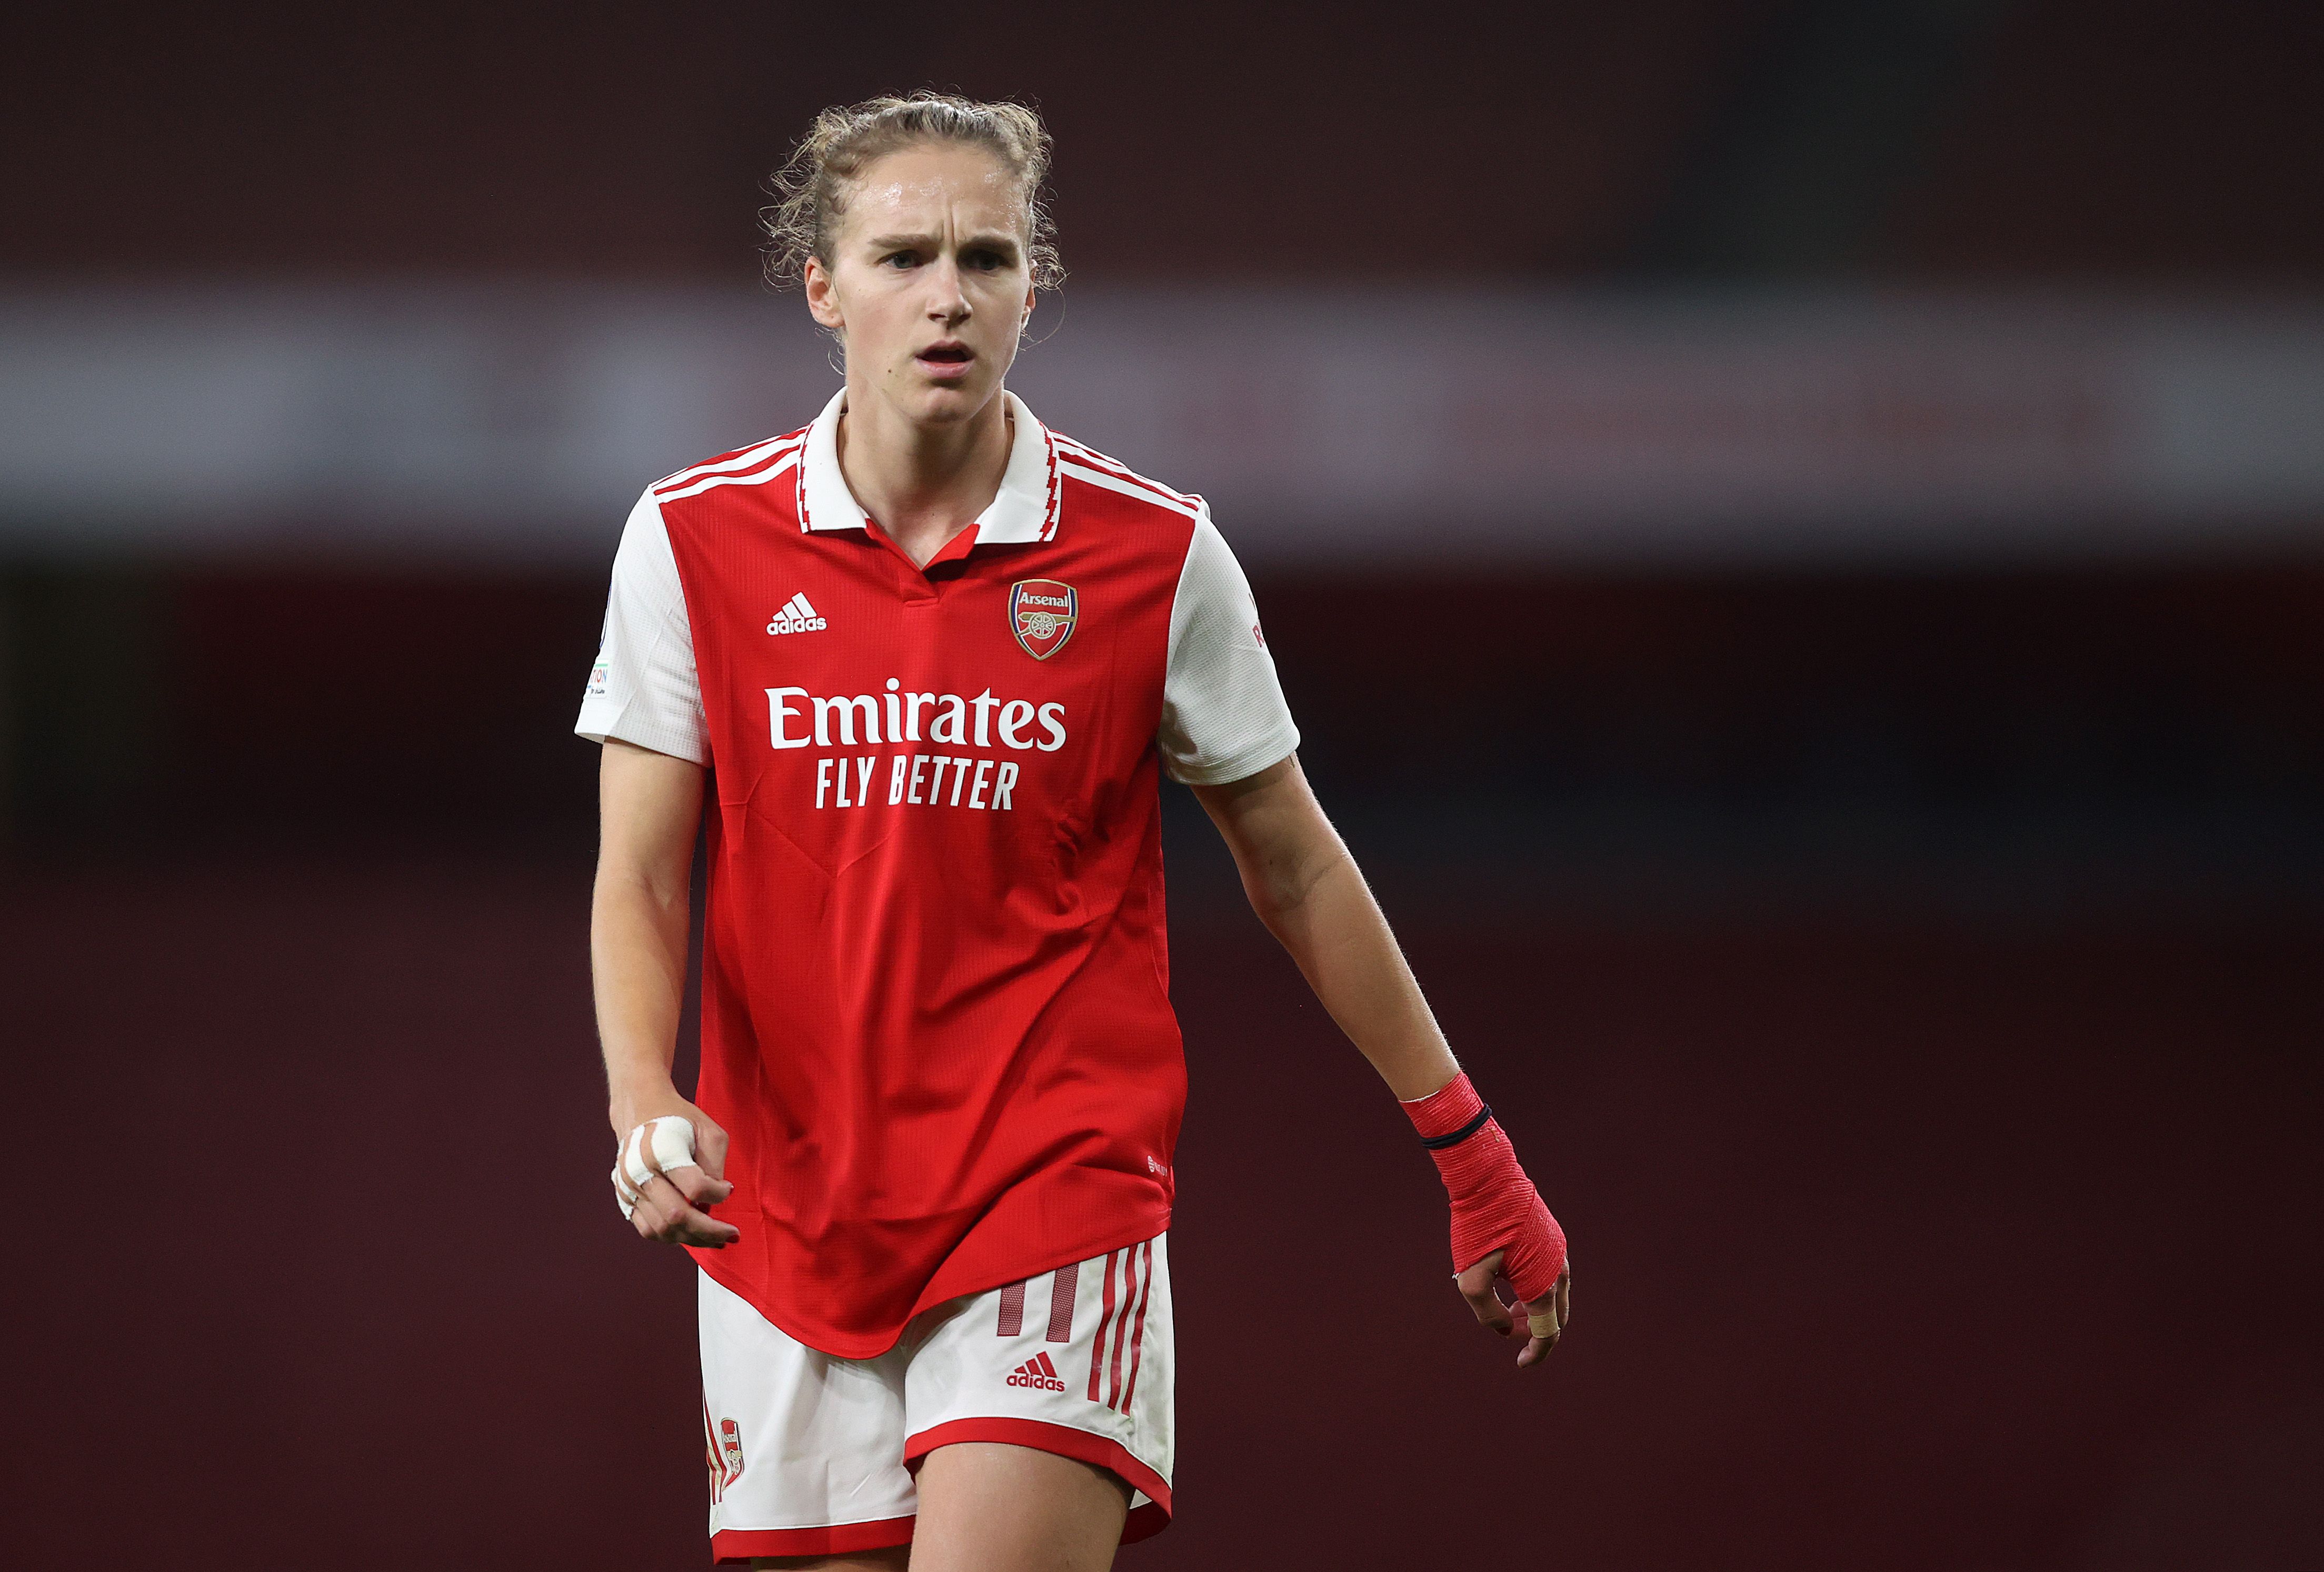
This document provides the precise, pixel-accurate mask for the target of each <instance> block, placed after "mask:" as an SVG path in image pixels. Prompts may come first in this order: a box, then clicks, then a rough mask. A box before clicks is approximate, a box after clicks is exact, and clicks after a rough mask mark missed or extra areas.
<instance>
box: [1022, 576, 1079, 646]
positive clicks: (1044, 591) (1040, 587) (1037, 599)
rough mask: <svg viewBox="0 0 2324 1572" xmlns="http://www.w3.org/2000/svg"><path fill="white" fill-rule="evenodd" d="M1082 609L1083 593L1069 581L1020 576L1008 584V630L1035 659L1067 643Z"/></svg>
mask: <svg viewBox="0 0 2324 1572" xmlns="http://www.w3.org/2000/svg"><path fill="white" fill-rule="evenodd" d="M1081 612H1082V599H1081V596H1079V595H1077V594H1075V593H1074V587H1073V586H1072V585H1070V584H1060V583H1058V582H1057V581H1056V579H1054V578H1020V579H1019V580H1018V581H1017V582H1016V583H1014V584H1012V585H1010V587H1009V630H1010V632H1011V633H1015V634H1016V635H1017V642H1018V643H1019V644H1021V645H1023V646H1024V649H1025V652H1026V653H1027V654H1028V655H1030V656H1032V657H1033V659H1035V660H1036V661H1046V660H1047V659H1048V658H1049V657H1050V656H1052V655H1054V654H1056V652H1058V651H1059V650H1062V649H1064V648H1065V641H1066V640H1067V639H1070V638H1072V637H1073V636H1074V624H1075V623H1077V622H1079V621H1080V620H1081Z"/></svg>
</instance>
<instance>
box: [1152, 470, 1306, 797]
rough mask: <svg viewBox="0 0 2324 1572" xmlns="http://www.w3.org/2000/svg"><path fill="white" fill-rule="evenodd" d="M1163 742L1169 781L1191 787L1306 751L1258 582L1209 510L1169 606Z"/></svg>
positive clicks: (1160, 737) (1252, 771) (1235, 778)
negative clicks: (1254, 593)
mask: <svg viewBox="0 0 2324 1572" xmlns="http://www.w3.org/2000/svg"><path fill="white" fill-rule="evenodd" d="M1155 740H1156V742H1157V744H1159V745H1160V747H1161V749H1162V763H1163V764H1164V766H1165V767H1166V768H1167V769H1168V770H1169V772H1170V778H1171V779H1172V780H1174V781H1185V782H1186V783H1187V784H1188V785H1190V786H1214V785H1218V784H1220V783H1221V782H1222V781H1240V780H1242V779H1243V778H1244V777H1245V776H1249V775H1256V774H1258V773H1259V772H1260V771H1261V770H1264V769H1266V768H1267V767H1268V765H1269V764H1273V763H1277V762H1279V761H1281V760H1284V759H1287V758H1289V757H1290V756H1291V754H1292V752H1293V751H1294V750H1295V749H1296V748H1297V747H1298V746H1299V728H1298V727H1297V726H1294V725H1292V724H1291V707H1290V706H1288V705H1286V704H1285V703H1284V702H1283V685H1282V683H1280V682H1279V681H1277V680H1276V676H1275V657H1274V656H1273V655H1271V654H1269V653H1268V650H1267V639H1266V635H1264V634H1263V633H1260V632H1259V607H1258V606H1256V605H1255V604H1254V603H1253V602H1252V600H1251V597H1250V580H1248V579H1246V578H1243V576H1242V565H1241V564H1240V563H1239V562H1237V561H1236V560H1235V559H1234V553H1233V552H1232V551H1230V550H1227V542H1226V538H1225V537H1224V536H1222V535H1221V534H1220V533H1219V532H1218V527H1217V526H1216V525H1215V524H1213V523H1212V522H1211V514H1210V510H1209V509H1207V508H1205V509H1203V512H1202V513H1201V515H1200V516H1199V517H1197V518H1196V519H1195V521H1194V541H1193V543H1192V544H1190V545H1189V546H1188V547H1187V548H1186V564H1185V567H1184V568H1183V569H1180V570H1179V574H1178V598H1177V601H1176V604H1174V605H1173V606H1171V608H1170V653H1169V660H1168V666H1167V673H1166V675H1165V676H1164V677H1163V680H1162V727H1161V730H1160V732H1159V734H1158V735H1157V737H1156V739H1155Z"/></svg>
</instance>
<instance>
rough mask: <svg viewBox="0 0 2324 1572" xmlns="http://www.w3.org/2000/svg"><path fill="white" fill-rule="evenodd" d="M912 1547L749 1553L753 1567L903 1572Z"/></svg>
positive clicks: (806, 1571)
mask: <svg viewBox="0 0 2324 1572" xmlns="http://www.w3.org/2000/svg"><path fill="white" fill-rule="evenodd" d="M911 1555H912V1549H911V1547H910V1546H909V1545H898V1546H896V1547H895V1548H894V1549H887V1550H859V1551H857V1552H856V1553H855V1554H853V1555H852V1556H753V1557H752V1558H751V1566H752V1568H753V1569H754V1572H755V1569H758V1568H767V1569H769V1572H772V1569H773V1568H777V1567H781V1568H786V1569H789V1568H796V1569H797V1572H904V1569H905V1568H906V1567H909V1566H910V1565H911Z"/></svg>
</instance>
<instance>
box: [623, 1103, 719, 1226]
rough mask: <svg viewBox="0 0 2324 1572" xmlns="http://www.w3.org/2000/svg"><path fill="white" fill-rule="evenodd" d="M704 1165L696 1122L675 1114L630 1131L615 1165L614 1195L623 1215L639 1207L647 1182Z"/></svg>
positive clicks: (653, 1120) (664, 1116) (629, 1213)
mask: <svg viewBox="0 0 2324 1572" xmlns="http://www.w3.org/2000/svg"><path fill="white" fill-rule="evenodd" d="M701 1166H702V1165H701V1163H700V1162H699V1161H697V1160H696V1157H695V1155H694V1121H692V1120H691V1119H681V1118H679V1117H678V1115H677V1114H665V1115H663V1116H662V1117H661V1118H659V1119H649V1120H647V1121H646V1122H645V1123H644V1124H641V1125H639V1126H638V1127H637V1128H636V1129H634V1130H632V1131H631V1132H630V1138H629V1139H628V1140H627V1141H624V1142H622V1158H621V1161H619V1162H616V1163H615V1164H614V1165H613V1195H614V1197H615V1198H616V1199H617V1200H619V1201H620V1202H621V1204H622V1216H624V1217H627V1216H630V1215H631V1214H632V1212H634V1211H636V1210H637V1207H638V1202H639V1200H640V1199H641V1198H642V1196H643V1192H644V1190H645V1187H646V1185H647V1184H648V1182H649V1181H650V1180H651V1179H653V1178H654V1176H656V1175H657V1174H667V1173H669V1172H670V1171H671V1170H674V1169H681V1168H699V1167H701Z"/></svg>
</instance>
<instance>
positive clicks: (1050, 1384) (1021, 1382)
mask: <svg viewBox="0 0 2324 1572" xmlns="http://www.w3.org/2000/svg"><path fill="white" fill-rule="evenodd" d="M1009 1384H1010V1385H1011V1386H1037V1387H1039V1388H1040V1389H1041V1390H1042V1391H1044V1392H1063V1391H1065V1382H1062V1381H1060V1380H1058V1379H1057V1367H1056V1365H1054V1364H1050V1363H1049V1356H1048V1355H1047V1354H1036V1355H1033V1357H1032V1358H1030V1359H1028V1360H1027V1361H1025V1363H1024V1364H1020V1365H1019V1366H1018V1367H1017V1368H1016V1369H1014V1370H1012V1371H1010V1373H1009Z"/></svg>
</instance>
